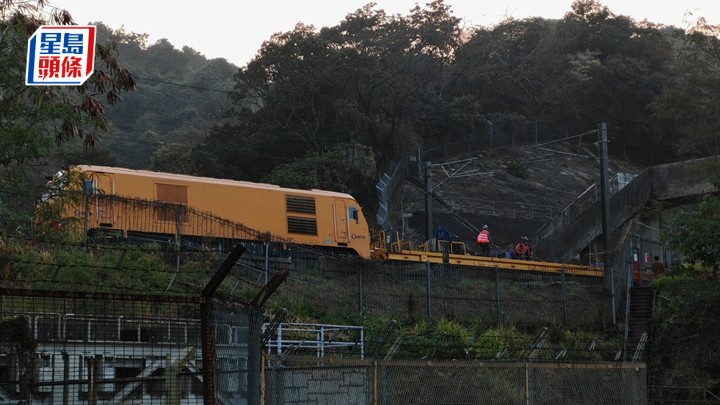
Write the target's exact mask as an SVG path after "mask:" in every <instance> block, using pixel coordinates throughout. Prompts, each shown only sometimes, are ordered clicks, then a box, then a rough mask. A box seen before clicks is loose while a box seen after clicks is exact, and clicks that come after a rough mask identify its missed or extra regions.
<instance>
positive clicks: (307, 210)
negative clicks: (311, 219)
mask: <svg viewBox="0 0 720 405" xmlns="http://www.w3.org/2000/svg"><path fill="white" fill-rule="evenodd" d="M285 205H286V206H287V212H298V213H301V214H315V199H314V198H308V197H298V196H294V195H288V196H285Z"/></svg>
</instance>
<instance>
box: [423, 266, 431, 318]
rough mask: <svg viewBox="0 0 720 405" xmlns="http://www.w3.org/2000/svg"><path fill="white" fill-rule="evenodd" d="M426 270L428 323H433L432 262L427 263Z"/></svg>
mask: <svg viewBox="0 0 720 405" xmlns="http://www.w3.org/2000/svg"><path fill="white" fill-rule="evenodd" d="M425 268H426V269H427V271H426V277H425V278H426V283H425V295H426V300H425V301H426V305H427V319H428V321H430V322H432V310H431V305H432V299H431V298H430V291H431V288H430V261H429V260H428V261H427V262H425Z"/></svg>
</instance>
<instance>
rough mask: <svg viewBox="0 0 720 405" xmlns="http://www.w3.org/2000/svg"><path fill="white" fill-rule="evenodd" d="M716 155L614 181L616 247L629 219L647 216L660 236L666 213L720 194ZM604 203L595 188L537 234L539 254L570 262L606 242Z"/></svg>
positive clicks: (612, 200)
mask: <svg viewBox="0 0 720 405" xmlns="http://www.w3.org/2000/svg"><path fill="white" fill-rule="evenodd" d="M717 165H718V160H717V158H715V157H710V158H701V159H694V160H687V161H682V162H675V163H668V164H663V165H657V166H651V167H648V168H646V169H645V170H643V171H642V172H641V173H639V174H638V175H637V176H635V177H634V178H633V179H632V180H631V181H629V182H627V183H626V184H622V183H620V182H618V181H617V178H614V179H613V181H612V182H611V183H612V184H611V187H610V189H611V198H610V221H609V229H610V232H611V240H610V244H611V246H612V245H614V244H616V243H617V242H618V241H619V240H621V239H622V238H623V233H624V230H625V229H626V228H627V226H628V223H629V221H631V220H634V219H637V218H638V217H644V218H645V219H646V220H648V221H649V222H651V223H652V228H653V229H654V230H655V231H656V233H658V235H657V236H658V239H659V230H660V229H662V222H663V212H665V211H666V210H668V209H671V208H674V207H678V206H683V205H687V204H691V203H694V202H697V201H698V199H699V197H701V196H703V195H706V194H710V193H716V192H718V190H717V188H716V187H715V186H714V185H713V184H712V182H711V176H709V175H708V173H710V172H712V170H713V168H714V167H717ZM602 237H603V235H602V199H601V198H600V187H599V186H598V185H593V186H591V187H590V188H588V190H586V192H585V193H583V194H582V195H581V196H580V197H578V199H576V200H575V201H574V202H573V203H572V204H570V205H569V206H568V207H567V208H566V209H565V210H563V211H562V212H561V213H560V214H559V215H557V216H556V217H555V218H553V219H552V220H551V221H549V222H548V223H547V224H545V225H544V226H543V227H541V228H540V229H539V230H538V231H537V232H535V234H533V235H532V238H531V240H532V242H533V245H534V246H535V252H536V254H537V255H538V257H541V258H542V259H543V260H548V261H554V262H568V261H571V260H573V259H575V258H577V257H578V256H579V255H580V254H581V253H583V252H585V253H587V252H588V250H589V248H590V249H592V248H593V247H595V246H596V245H598V243H601V242H602Z"/></svg>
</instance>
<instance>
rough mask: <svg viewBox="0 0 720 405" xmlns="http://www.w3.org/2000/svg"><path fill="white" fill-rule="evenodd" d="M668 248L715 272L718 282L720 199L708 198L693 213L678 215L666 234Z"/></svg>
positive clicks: (711, 196) (710, 196) (714, 275)
mask: <svg viewBox="0 0 720 405" xmlns="http://www.w3.org/2000/svg"><path fill="white" fill-rule="evenodd" d="M666 239H667V242H668V244H669V246H670V247H671V248H673V249H675V250H676V251H678V252H679V253H682V254H683V255H685V256H686V257H687V261H688V262H690V263H698V264H700V265H702V266H705V267H706V268H711V269H712V274H713V278H715V279H717V276H718V270H719V269H720V199H719V198H718V197H715V196H713V195H708V196H706V197H704V198H703V200H702V201H701V202H700V204H699V205H698V209H697V210H696V211H693V212H684V213H681V214H680V215H678V216H677V217H676V218H674V219H673V221H672V222H671V224H670V231H669V232H668V233H667V235H666Z"/></svg>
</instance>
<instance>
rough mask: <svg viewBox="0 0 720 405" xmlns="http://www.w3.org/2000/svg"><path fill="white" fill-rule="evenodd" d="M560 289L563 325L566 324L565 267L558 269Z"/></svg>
mask: <svg viewBox="0 0 720 405" xmlns="http://www.w3.org/2000/svg"><path fill="white" fill-rule="evenodd" d="M560 289H561V294H562V304H563V307H562V308H563V312H562V313H563V325H566V326H567V324H568V295H567V282H566V280H565V269H564V268H563V269H561V271H560Z"/></svg>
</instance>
